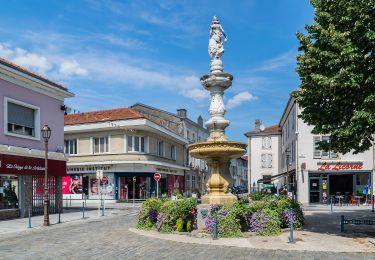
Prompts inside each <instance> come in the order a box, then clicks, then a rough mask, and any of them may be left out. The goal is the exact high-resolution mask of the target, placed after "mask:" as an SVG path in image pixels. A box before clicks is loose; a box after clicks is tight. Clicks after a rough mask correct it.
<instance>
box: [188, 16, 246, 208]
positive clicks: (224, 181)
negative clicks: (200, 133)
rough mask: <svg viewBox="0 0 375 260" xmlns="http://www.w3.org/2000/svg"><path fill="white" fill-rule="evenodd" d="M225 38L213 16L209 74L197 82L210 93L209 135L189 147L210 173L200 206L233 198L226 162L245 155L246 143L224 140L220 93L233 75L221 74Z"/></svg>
mask: <svg viewBox="0 0 375 260" xmlns="http://www.w3.org/2000/svg"><path fill="white" fill-rule="evenodd" d="M226 41H227V36H226V35H225V32H224V30H223V27H222V26H221V24H220V22H219V21H218V19H217V18H216V17H215V16H214V17H213V21H212V24H211V26H210V40H209V44H208V53H209V54H210V56H211V66H210V74H208V75H204V76H203V77H201V83H202V85H203V87H204V88H205V89H207V90H208V91H210V95H211V103H210V109H209V113H210V119H209V120H208V121H207V122H206V126H207V129H208V130H209V131H210V136H209V137H208V140H207V141H205V142H198V143H194V144H191V145H189V152H190V154H191V155H192V156H193V157H195V158H199V159H204V160H206V161H207V164H208V165H209V166H210V169H211V172H210V175H209V178H208V181H207V183H206V186H207V191H208V194H207V195H204V196H203V197H202V203H203V204H232V203H234V202H235V201H236V200H237V198H236V196H234V195H233V194H231V193H230V192H229V187H230V186H231V184H232V178H231V176H230V173H229V166H230V159H232V158H238V157H241V156H242V155H244V154H245V153H246V144H244V143H241V142H234V141H228V138H227V137H226V136H225V128H226V127H228V126H229V121H228V120H226V119H225V117H224V115H225V107H224V101H223V95H224V91H225V90H226V89H228V88H229V87H230V86H231V85H232V80H233V76H232V75H231V74H229V73H225V72H224V71H223V63H222V61H221V56H222V55H223V53H224V43H225V42H226Z"/></svg>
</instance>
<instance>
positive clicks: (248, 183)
mask: <svg viewBox="0 0 375 260" xmlns="http://www.w3.org/2000/svg"><path fill="white" fill-rule="evenodd" d="M248 140H249V141H248V146H247V147H248V148H249V150H248V152H247V189H248V193H249V195H250V194H251V158H252V157H251V156H252V155H251V154H250V153H251V137H250V136H249V137H248Z"/></svg>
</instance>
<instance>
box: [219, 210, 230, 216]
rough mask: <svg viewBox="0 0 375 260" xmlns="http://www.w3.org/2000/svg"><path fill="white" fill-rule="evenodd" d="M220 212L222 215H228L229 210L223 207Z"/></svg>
mask: <svg viewBox="0 0 375 260" xmlns="http://www.w3.org/2000/svg"><path fill="white" fill-rule="evenodd" d="M219 214H220V215H221V216H224V217H225V216H226V215H227V214H228V211H226V210H224V209H221V210H220V211H219Z"/></svg>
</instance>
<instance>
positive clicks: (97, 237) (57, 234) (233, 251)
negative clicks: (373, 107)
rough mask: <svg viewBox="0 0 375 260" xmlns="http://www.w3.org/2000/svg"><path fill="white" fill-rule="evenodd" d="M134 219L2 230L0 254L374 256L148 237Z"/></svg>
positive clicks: (87, 256)
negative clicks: (136, 228)
mask: <svg viewBox="0 0 375 260" xmlns="http://www.w3.org/2000/svg"><path fill="white" fill-rule="evenodd" d="M135 219H136V217H135V216H134V215H133V216H130V215H128V216H125V215H118V216H114V217H104V218H102V219H95V220H86V221H84V222H74V223H63V224H59V225H54V226H51V227H48V228H42V229H36V230H32V231H31V232H21V233H17V234H8V235H2V236H1V237H0V259H106V260H110V259H257V260H258V259H375V256H374V255H370V254H364V253H357V254H350V253H342V254H338V253H326V252H303V251H298V252H297V251H280V250H260V249H250V248H236V247H227V246H225V247H220V246H211V245H198V244H187V243H186V244H185V243H178V242H171V241H166V240H158V239H152V238H148V237H144V236H140V235H137V234H134V233H131V232H130V231H128V229H129V227H132V226H134V225H135Z"/></svg>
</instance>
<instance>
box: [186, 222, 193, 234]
mask: <svg viewBox="0 0 375 260" xmlns="http://www.w3.org/2000/svg"><path fill="white" fill-rule="evenodd" d="M193 228H194V227H193V222H192V220H190V219H189V220H188V221H186V231H187V232H191V231H193Z"/></svg>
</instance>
